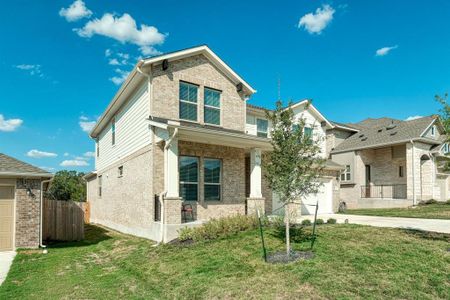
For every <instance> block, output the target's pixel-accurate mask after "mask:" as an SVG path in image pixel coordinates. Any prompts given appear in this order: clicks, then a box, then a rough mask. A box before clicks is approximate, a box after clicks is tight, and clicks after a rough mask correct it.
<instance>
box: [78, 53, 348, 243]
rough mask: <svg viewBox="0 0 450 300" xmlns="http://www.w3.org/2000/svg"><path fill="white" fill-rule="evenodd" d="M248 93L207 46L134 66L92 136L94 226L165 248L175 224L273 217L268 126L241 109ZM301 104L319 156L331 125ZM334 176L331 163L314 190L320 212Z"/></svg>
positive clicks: (333, 191) (329, 203) (254, 112)
mask: <svg viewBox="0 0 450 300" xmlns="http://www.w3.org/2000/svg"><path fill="white" fill-rule="evenodd" d="M253 93H255V90H254V89H253V88H252V87H251V86H250V85H249V84H248V83H247V82H246V81H244V80H243V79H242V78H241V77H240V76H239V75H238V74H236V73H235V72H234V71H233V70H232V69H231V68H230V67H229V66H228V65H227V64H225V63H224V62H223V61H222V60H221V59H220V58H219V57H218V56H217V55H216V54H214V53H213V52H212V51H211V50H210V49H209V48H208V47H207V46H200V47H195V48H190V49H186V50H182V51H177V52H173V53H169V54H164V55H161V56H157V57H153V58H148V59H143V60H140V61H139V62H138V64H137V65H136V66H135V68H134V69H133V70H132V71H131V73H130V75H129V76H128V77H127V79H126V81H125V82H124V83H123V85H122V86H121V87H120V89H119V91H118V92H117V94H116V95H115V97H114V98H113V100H112V101H111V103H110V104H109V106H108V107H107V109H106V111H105V112H104V113H103V115H102V116H101V117H100V118H99V120H98V122H97V124H96V125H95V127H94V128H93V130H92V132H91V133H90V135H91V137H92V138H93V139H95V141H96V170H95V171H94V172H92V173H90V174H88V175H87V176H86V180H87V189H88V201H89V202H90V203H91V221H92V222H94V223H99V224H103V225H105V226H108V227H111V228H114V229H116V230H119V231H122V232H126V233H130V234H134V235H138V236H143V237H147V238H150V239H153V240H162V237H163V241H168V240H171V239H173V238H175V237H176V236H177V231H178V230H179V229H180V228H181V227H183V226H195V225H196V224H200V223H201V222H203V221H206V220H208V219H211V218H219V217H224V216H231V215H235V214H253V213H254V212H255V209H257V208H259V209H261V210H264V211H265V212H266V213H271V212H272V211H273V210H274V208H273V206H277V205H279V203H278V202H277V201H276V199H275V200H273V195H272V191H271V190H270V189H269V188H268V185H267V183H266V182H265V180H264V176H263V172H264V170H262V167H261V162H262V159H264V155H263V154H264V152H267V151H270V150H271V145H270V140H269V138H270V137H269V136H268V133H269V130H270V124H269V122H268V121H267V120H266V118H265V114H264V109H261V108H258V107H255V106H251V105H247V103H246V101H247V100H248V99H249V98H250V97H251V95H252V94H253ZM305 104H306V101H302V102H300V103H297V104H296V105H295V106H294V110H295V112H296V115H297V116H300V115H302V116H304V117H305V118H306V119H307V124H309V126H310V129H308V133H310V134H311V135H312V136H313V137H314V138H318V139H321V146H322V148H323V153H322V155H323V156H324V157H326V154H327V153H328V152H329V151H328V150H327V149H326V145H327V144H326V141H325V137H326V132H327V130H331V129H332V128H334V125H333V124H331V123H330V122H329V121H327V120H326V119H325V118H324V117H323V116H322V115H321V114H320V113H319V112H318V111H317V110H316V109H315V108H314V107H313V106H309V107H308V108H307V109H305ZM340 169H341V167H340V166H339V165H337V164H335V163H333V162H331V161H329V162H328V163H327V169H326V171H325V174H324V176H323V179H321V180H323V181H324V188H323V191H321V193H319V194H321V195H325V196H324V197H318V196H311V199H310V201H311V202H312V203H315V201H317V199H318V198H320V199H325V200H323V201H325V202H324V205H321V207H323V211H324V212H332V211H333V210H335V209H336V207H337V205H338V203H339V201H338V192H339V185H338V183H337V181H336V178H338V177H339V176H338V175H339V171H340ZM185 205H187V206H185ZM182 207H185V208H187V209H190V208H191V207H192V210H193V216H194V218H193V219H194V220H191V219H190V218H189V219H185V218H183V216H184V214H183V213H182V211H181V210H182ZM303 210H304V211H305V212H308V210H310V208H309V207H304V208H303Z"/></svg>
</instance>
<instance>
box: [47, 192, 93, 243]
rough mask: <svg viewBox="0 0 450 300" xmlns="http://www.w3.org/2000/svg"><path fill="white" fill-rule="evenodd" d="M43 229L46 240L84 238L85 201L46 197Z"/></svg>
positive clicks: (78, 239)
mask: <svg viewBox="0 0 450 300" xmlns="http://www.w3.org/2000/svg"><path fill="white" fill-rule="evenodd" d="M42 229H43V230H42V231H43V232H42V234H43V235H42V238H43V239H44V240H54V241H80V240H83V239H84V210H83V203H79V202H74V201H59V200H47V199H45V200H44V201H43V224H42Z"/></svg>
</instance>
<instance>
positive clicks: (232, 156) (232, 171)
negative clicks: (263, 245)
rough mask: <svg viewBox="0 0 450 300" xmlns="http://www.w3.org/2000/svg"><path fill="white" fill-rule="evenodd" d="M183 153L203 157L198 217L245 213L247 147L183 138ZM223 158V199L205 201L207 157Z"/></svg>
mask: <svg viewBox="0 0 450 300" xmlns="http://www.w3.org/2000/svg"><path fill="white" fill-rule="evenodd" d="M178 147H179V154H180V155H189V156H197V157H199V163H200V173H199V199H198V201H190V202H186V203H189V204H191V205H192V206H193V209H194V214H195V215H196V216H197V219H198V220H208V219H211V218H220V217H225V216H231V215H236V214H245V150H244V149H239V148H232V147H226V146H216V145H207V144H200V143H193V142H185V141H179V144H178ZM205 157H206V158H218V159H221V160H222V200H221V201H205V200H204V189H203V182H204V180H203V176H204V174H203V173H204V172H203V159H204V158H205Z"/></svg>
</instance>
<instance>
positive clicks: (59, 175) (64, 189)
mask: <svg viewBox="0 0 450 300" xmlns="http://www.w3.org/2000/svg"><path fill="white" fill-rule="evenodd" d="M83 176H84V173H82V172H79V173H78V172H77V171H66V170H63V171H59V172H56V174H55V176H54V177H53V181H52V183H51V184H50V188H49V190H48V191H47V197H49V198H51V199H54V200H73V201H86V182H85V181H84V179H83Z"/></svg>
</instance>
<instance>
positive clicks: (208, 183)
mask: <svg viewBox="0 0 450 300" xmlns="http://www.w3.org/2000/svg"><path fill="white" fill-rule="evenodd" d="M207 160H218V161H219V163H220V172H219V183H214V182H205V179H204V178H203V185H204V186H206V185H218V186H220V189H219V200H206V196H205V192H203V197H204V198H205V199H204V200H205V201H207V202H214V201H216V202H218V201H222V168H223V163H222V160H221V159H220V158H204V159H203V177H204V176H205V161H207ZM203 191H204V188H203Z"/></svg>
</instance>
